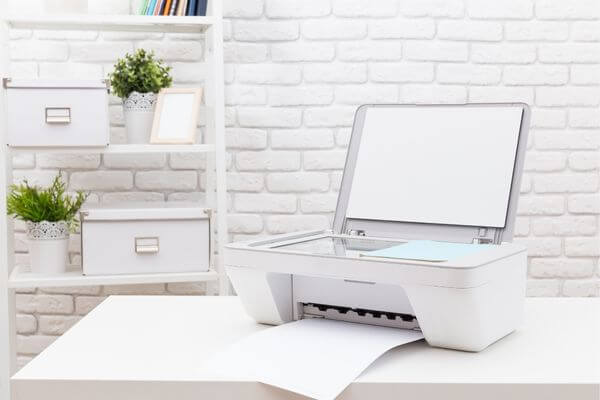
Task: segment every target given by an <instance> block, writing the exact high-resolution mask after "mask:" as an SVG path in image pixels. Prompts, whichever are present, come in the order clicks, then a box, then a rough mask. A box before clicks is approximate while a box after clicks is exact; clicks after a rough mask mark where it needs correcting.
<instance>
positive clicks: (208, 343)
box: [12, 296, 600, 400]
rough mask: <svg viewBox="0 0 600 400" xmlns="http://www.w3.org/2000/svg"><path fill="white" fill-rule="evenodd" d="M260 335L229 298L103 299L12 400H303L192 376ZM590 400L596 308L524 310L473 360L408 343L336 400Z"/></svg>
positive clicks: (594, 381)
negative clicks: (401, 398) (515, 326)
mask: <svg viewBox="0 0 600 400" xmlns="http://www.w3.org/2000/svg"><path fill="white" fill-rule="evenodd" d="M262 329H268V326H264V325H258V324H256V323H255V322H254V321H253V320H252V319H250V318H249V317H248V316H247V315H246V314H245V313H244V311H243V309H242V306H241V304H240V302H239V300H238V299H237V298H236V297H176V296H170V297H166V296H113V297H110V298H108V299H107V300H106V301H104V302H103V303H102V304H101V305H100V306H98V307H97V308H96V309H95V310H93V311H92V312H91V313H90V314H89V315H88V316H86V317H85V318H83V319H82V320H81V321H80V322H79V323H77V324H76V325H75V326H74V327H73V328H71V329H70V330H69V331H68V332H67V333H66V334H64V335H63V336H62V337H61V338H59V339H58V340H57V341H56V342H54V343H53V344H52V345H51V346H50V347H48V348H47V349H46V350H45V351H44V352H43V353H41V354H40V355H39V356H38V357H37V358H35V359H34V360H33V361H31V362H30V363H29V364H28V365H26V366H25V367H24V368H23V369H21V371H19V372H18V373H17V374H16V375H15V376H14V377H13V378H12V387H13V390H14V392H15V394H16V398H17V399H19V400H30V399H31V400H33V399H40V398H43V399H45V400H71V399H73V400H75V399H80V398H81V395H82V393H85V398H86V399H88V400H100V399H111V400H120V399H123V400H124V399H127V400H136V399H144V400H154V399H167V398H177V399H178V400H187V399H195V400H197V399H203V398H204V399H206V398H210V399H233V398H244V399H303V398H304V397H302V396H299V395H294V394H291V393H289V392H286V391H283V390H280V389H276V388H272V387H270V386H268V385H263V384H260V383H257V382H225V381H218V380H214V379H210V378H208V377H206V376H202V374H201V373H200V368H199V366H200V364H201V362H202V360H203V359H206V358H207V357H208V356H210V355H212V354H214V353H215V352H217V351H219V350H220V349H222V348H224V347H225V346H227V345H228V344H230V343H232V342H233V341H235V340H237V339H240V338H242V337H244V336H246V335H248V334H251V333H253V332H257V331H260V330H262ZM399 393H404V394H406V395H411V396H413V398H423V399H428V398H432V399H433V398H436V399H437V398H444V399H470V398H478V399H479V398H483V397H485V398H486V399H507V398H511V399H521V398H522V399H526V398H527V399H536V398H538V396H539V398H543V399H544V400H551V399H563V398H564V399H567V398H571V399H588V398H589V399H594V400H597V399H598V398H600V397H599V395H600V299H567V298H556V299H551V298H546V299H527V301H526V306H525V321H524V324H523V326H522V327H521V328H520V329H519V330H518V331H516V332H514V333H513V334H511V335H509V336H507V337H506V338H504V339H502V340H500V341H499V342H497V343H495V344H493V345H492V346H490V347H489V348H487V349H486V350H484V351H483V352H480V353H466V352H459V351H452V350H445V349H437V348H432V347H429V346H428V345H427V344H426V343H425V342H423V341H421V342H417V343H412V344H409V345H405V346H402V347H400V348H397V349H394V350H392V351H390V352H388V353H386V354H385V355H384V356H382V357H381V358H380V359H378V360H377V361H376V362H375V363H374V364H373V365H371V367H369V368H368V369H367V370H366V371H365V372H364V373H363V374H362V375H361V376H360V377H359V378H358V379H357V380H356V381H355V382H354V383H353V384H352V385H350V386H349V387H348V388H347V389H346V390H345V391H344V393H342V395H341V396H340V399H364V398H377V399H396V398H397V396H398V394H399Z"/></svg>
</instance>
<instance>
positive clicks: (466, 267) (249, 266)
mask: <svg viewBox="0 0 600 400" xmlns="http://www.w3.org/2000/svg"><path fill="white" fill-rule="evenodd" d="M528 128H529V109H528V107H527V105H525V104H518V103H510V104H461V105H364V106H361V107H360V108H359V109H358V110H357V112H356V116H355V120H354V125H353V129H352V136H351V140H350V144H349V148H348V154H347V158H346V165H345V168H344V174H343V178H342V183H341V187H340V191H339V197H338V202H337V207H336V212H335V217H334V220H333V229H332V230H327V231H310V232H298V233H291V234H284V235H279V236H275V237H272V238H267V239H257V240H254V241H248V242H242V243H234V244H230V245H228V246H227V247H226V251H225V265H226V270H227V273H228V275H229V278H230V279H231V282H232V284H233V287H234V289H235V291H236V292H237V294H238V295H239V296H240V297H241V300H242V302H243V304H244V307H245V309H246V311H247V312H248V313H249V314H250V315H251V316H252V317H253V318H254V319H255V320H256V321H257V322H260V323H266V324H282V323H286V322H290V321H294V320H298V319H302V318H330V319H335V320H342V321H350V322H357V323H366V324H374V325H382V326H389V327H396V328H403V329H420V330H421V331H422V332H423V334H424V336H425V339H426V340H427V342H428V343H429V344H430V345H432V346H438V347H445V348H451V349H458V350H467V351H480V350H482V349H485V348H486V347H487V346H489V345H490V344H491V343H494V342H495V341H497V340H498V339H500V338H502V337H503V336H505V335H507V334H509V333H510V332H512V331H513V330H515V328H516V327H517V326H518V324H519V321H520V319H521V317H522V311H523V301H524V297H525V283H526V270H527V252H526V249H525V248H524V247H523V246H520V245H516V244H512V243H510V242H511V240H512V237H513V230H514V224H515V213H516V208H517V201H518V196H519V189H520V180H521V173H522V169H523V161H524V157H525V150H526V147H527V133H528ZM424 239H427V240H431V241H436V242H446V243H448V242H451V243H463V244H464V243H469V244H473V245H474V246H477V251H475V252H472V253H469V254H467V255H464V256H459V257H455V258H451V259H447V260H436V261H431V260H428V259H427V257H422V258H417V259H402V258H382V257H374V256H371V254H370V252H371V251H372V250H378V249H385V248H390V247H392V246H398V245H402V244H403V243H410V242H411V241H416V240H424ZM482 244H485V246H483V245H482Z"/></svg>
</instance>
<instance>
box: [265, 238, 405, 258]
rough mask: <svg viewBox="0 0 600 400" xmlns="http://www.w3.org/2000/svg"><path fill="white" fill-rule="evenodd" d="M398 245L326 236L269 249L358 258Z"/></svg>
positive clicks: (379, 241) (383, 241)
mask: <svg viewBox="0 0 600 400" xmlns="http://www.w3.org/2000/svg"><path fill="white" fill-rule="evenodd" d="M398 244H400V242H391V241H385V240H372V239H352V238H341V237H335V236H327V237H320V238H317V239H308V240H303V241H300V242H296V243H288V244H283V245H275V246H272V247H271V248H274V249H278V250H288V251H293V252H300V253H310V254H318V255H326V256H338V257H359V256H360V253H362V252H365V251H371V250H380V249H385V248H388V247H392V246H397V245H398Z"/></svg>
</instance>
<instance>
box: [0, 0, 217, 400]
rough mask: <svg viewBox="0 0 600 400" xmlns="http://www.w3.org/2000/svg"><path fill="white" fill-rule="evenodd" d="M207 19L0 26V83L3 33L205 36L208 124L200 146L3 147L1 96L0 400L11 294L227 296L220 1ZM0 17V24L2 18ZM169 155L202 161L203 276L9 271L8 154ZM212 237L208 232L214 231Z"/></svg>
mask: <svg viewBox="0 0 600 400" xmlns="http://www.w3.org/2000/svg"><path fill="white" fill-rule="evenodd" d="M7 3H8V1H7V0H0V16H6V15H7V13H6V10H7V9H8V5H7ZM208 14H209V16H206V17H162V16H137V15H112V16H111V15H65V16H55V15H51V16H44V15H42V16H32V17H22V16H8V17H4V18H3V19H1V20H0V77H6V76H8V75H9V72H8V71H9V68H8V66H9V62H10V55H9V30H10V29H11V28H18V29H54V30H93V31H107V30H116V31H145V32H169V33H194V32H196V33H198V32H200V33H203V34H204V35H203V40H204V42H205V43H204V44H205V46H204V48H205V60H204V61H205V63H206V71H207V76H206V79H205V83H204V106H205V108H206V125H205V133H204V135H203V138H204V144H195V145H151V144H148V145H138V144H132V145H126V144H125V145H122V144H114V145H109V146H107V147H101V148H100V147H76V148H73V147H28V148H10V147H8V146H6V117H5V115H4V113H5V111H4V110H5V98H4V92H2V95H1V96H0V232H2V235H1V236H0V272H1V273H2V274H3V275H4V276H3V277H0V399H1V400H4V399H11V393H10V386H9V384H10V376H12V374H13V373H14V372H15V359H16V347H15V344H16V331H15V289H19V288H32V287H66V286H89V285H121V284H143V283H169V282H199V281H213V282H218V291H219V293H221V294H227V293H228V290H229V283H228V281H227V278H226V277H225V274H224V268H223V259H222V254H223V246H224V245H225V243H227V241H228V239H227V222H226V221H227V199H226V185H225V138H224V134H225V132H224V94H223V35H222V30H223V18H222V10H221V2H220V1H219V0H214V1H209V10H208ZM0 18H2V17H0ZM23 152H24V153H57V154H66V153H84V154H90V153H101V154H116V153H119V154H127V153H131V154H133V153H138V154H139V153H171V152H178V153H182V152H193V153H206V154H207V167H206V174H207V177H206V178H207V179H206V182H207V183H206V196H205V203H204V204H203V205H204V206H206V207H210V208H212V209H214V210H216V213H215V214H214V215H215V216H214V217H213V218H215V219H216V221H214V223H215V225H214V226H215V227H216V232H217V234H216V240H215V238H214V235H213V242H214V243H213V246H212V248H213V249H215V250H214V251H215V252H216V253H218V254H215V255H214V256H213V257H212V260H213V265H212V266H211V269H210V270H209V271H208V272H195V273H167V274H162V273H161V274H136V275H105V276H84V275H82V273H81V269H77V268H75V269H72V270H70V271H68V272H67V273H65V274H62V275H58V276H57V275H43V274H34V273H31V272H29V271H28V268H26V267H22V266H15V263H14V243H13V242H14V235H13V222H12V219H11V218H9V217H7V216H6V193H7V186H8V185H9V184H10V183H11V182H12V155H13V154H16V153H23ZM213 233H214V232H213Z"/></svg>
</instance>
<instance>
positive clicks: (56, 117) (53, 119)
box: [46, 107, 71, 124]
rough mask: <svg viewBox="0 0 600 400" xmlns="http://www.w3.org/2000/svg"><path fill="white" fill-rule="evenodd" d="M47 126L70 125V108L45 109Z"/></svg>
mask: <svg viewBox="0 0 600 400" xmlns="http://www.w3.org/2000/svg"><path fill="white" fill-rule="evenodd" d="M46 123H47V124H70V123H71V107H46Z"/></svg>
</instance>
